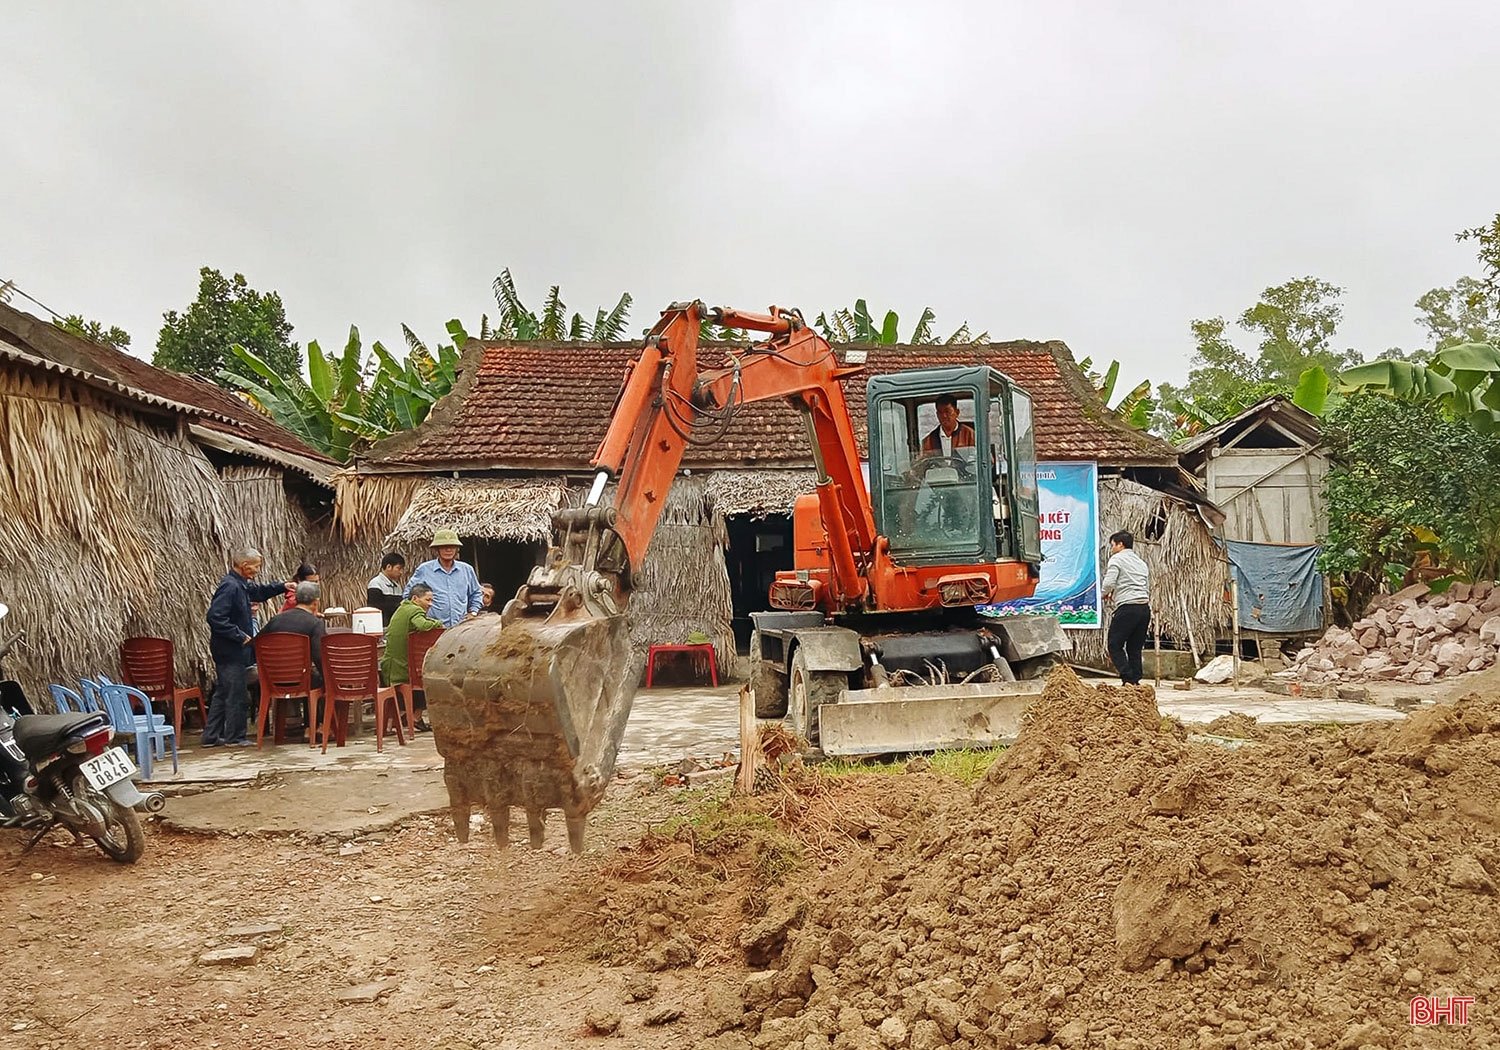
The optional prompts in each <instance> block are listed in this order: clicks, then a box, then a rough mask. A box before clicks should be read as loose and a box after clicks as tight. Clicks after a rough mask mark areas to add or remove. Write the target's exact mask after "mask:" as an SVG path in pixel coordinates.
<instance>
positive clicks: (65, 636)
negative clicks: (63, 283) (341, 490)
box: [0, 304, 373, 695]
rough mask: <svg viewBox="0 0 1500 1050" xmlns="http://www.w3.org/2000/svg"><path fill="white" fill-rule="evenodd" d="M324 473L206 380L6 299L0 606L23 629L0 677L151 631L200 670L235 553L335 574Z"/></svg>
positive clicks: (114, 660)
mask: <svg viewBox="0 0 1500 1050" xmlns="http://www.w3.org/2000/svg"><path fill="white" fill-rule="evenodd" d="M334 466H335V465H334V464H333V463H332V462H331V461H330V460H328V459H327V458H326V457H325V456H323V455H321V454H320V453H318V452H317V451H316V450H314V449H312V448H309V447H308V446H307V445H306V444H304V443H303V442H302V441H301V440H299V439H298V438H297V437H296V436H295V435H293V434H291V433H290V432H288V431H286V430H284V429H283V428H281V427H280V426H277V425H276V424H275V423H273V422H272V421H271V420H269V419H268V418H266V417H265V416H263V415H261V414H260V413H259V412H258V411H256V410H255V409H254V408H253V407H251V406H250V405H248V404H246V403H245V402H244V401H242V400H240V399H239V398H237V397H235V396H234V395H232V394H230V393H229V392H227V391H225V390H223V389H221V388H219V387H217V386H215V385H214V384H212V383H209V382H207V381H205V380H202V379H198V378H194V377H191V376H185V375H180V374H177V373H174V372H167V371H164V370H162V369H159V368H154V367H152V366H151V365H149V364H147V363H146V362H145V361H142V360H140V359H139V358H136V357H132V356H131V355H129V354H125V353H121V352H120V351H118V350H115V349H114V348H112V347H109V346H104V345H101V344H98V343H94V342H92V341H90V340H87V339H83V338H79V337H77V336H74V335H72V334H70V333H68V332H64V331H62V330H61V329H59V328H58V327H56V326H55V325H53V324H51V323H50V322H47V321H43V320H41V319H39V318H36V317H33V316H31V315H30V314H26V313H22V312H20V311H18V310H14V309H11V308H10V307H7V306H5V305H3V304H0V517H3V519H4V522H5V527H4V528H3V529H0V601H3V602H5V603H6V604H7V605H8V606H10V609H11V613H10V617H9V618H8V619H7V621H6V628H7V629H11V630H13V629H15V628H21V629H24V630H25V632H26V639H27V642H26V645H25V646H23V647H21V648H19V649H18V650H17V651H15V652H14V653H12V654H11V656H10V657H9V658H8V659H7V666H6V671H7V672H8V673H10V674H13V675H16V676H17V677H19V678H20V679H21V680H22V683H23V685H25V686H26V687H27V689H28V692H29V693H31V694H32V695H36V694H37V692H38V690H40V689H41V688H43V687H44V686H45V684H46V683H48V682H52V681H57V682H66V681H70V680H71V681H74V682H76V680H77V679H78V678H79V677H80V676H84V675H95V674H100V673H104V674H112V673H117V671H118V666H119V663H118V652H119V645H120V642H121V640H122V639H124V638H126V637H128V636H131V635H137V634H155V635H160V636H164V637H167V638H171V639H173V640H174V641H175V643H176V651H177V660H178V676H179V678H180V679H181V680H183V681H189V680H194V679H196V677H197V676H198V675H199V674H201V673H203V672H204V671H205V670H210V669H211V668H212V663H211V661H210V660H209V657H208V628H207V624H206V622H205V619H204V616H205V612H206V610H207V607H208V600H209V597H210V596H211V594H212V592H213V589H214V586H215V585H216V583H217V582H218V579H219V577H220V576H221V575H222V574H223V573H224V571H225V569H226V566H227V563H228V559H229V553H230V551H231V550H233V549H234V548H237V547H241V546H244V545H246V544H251V545H254V546H255V547H257V548H258V549H260V550H262V551H264V552H265V554H266V559H267V566H266V569H267V571H268V572H270V573H271V574H272V578H276V577H277V576H281V577H282V578H286V577H287V576H289V575H290V573H291V571H292V569H294V568H295V566H296V564H297V562H298V561H299V560H301V559H302V558H303V557H307V556H312V557H318V556H320V555H321V556H324V557H326V558H328V559H330V563H329V565H328V567H327V569H325V571H330V570H332V571H335V572H336V571H337V568H336V563H337V562H338V559H339V558H340V556H341V551H340V549H339V548H338V547H337V546H335V545H330V544H329V543H328V542H327V540H328V537H329V536H330V535H331V534H330V532H329V529H328V524H329V522H330V521H331V514H332V504H333V491H332V486H331V483H330V481H329V474H330V472H331V471H332V470H333V468H334ZM358 571H360V572H364V571H365V566H364V565H363V563H361V564H360V565H359V566H358ZM371 571H373V570H371ZM365 575H366V576H367V575H368V572H365ZM363 579H364V577H363V576H362V577H360V582H361V583H362V582H363ZM359 593H360V595H361V597H362V595H363V591H362V590H361V591H360V592H359Z"/></svg>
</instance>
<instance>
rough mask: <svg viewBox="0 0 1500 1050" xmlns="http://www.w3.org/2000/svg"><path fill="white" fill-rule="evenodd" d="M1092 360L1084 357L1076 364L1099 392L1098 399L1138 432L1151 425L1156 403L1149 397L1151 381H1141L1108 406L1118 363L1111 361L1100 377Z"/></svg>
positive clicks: (1116, 377)
mask: <svg viewBox="0 0 1500 1050" xmlns="http://www.w3.org/2000/svg"><path fill="white" fill-rule="evenodd" d="M1093 366H1094V359H1093V358H1092V357H1085V358H1084V359H1083V360H1082V361H1080V362H1078V367H1079V368H1080V369H1081V370H1082V371H1083V374H1084V375H1085V376H1086V377H1087V378H1088V381H1089V382H1090V383H1092V384H1093V386H1094V389H1095V390H1097V391H1099V397H1100V399H1101V400H1103V402H1104V403H1105V404H1106V405H1108V406H1109V407H1110V408H1111V409H1112V410H1113V411H1115V412H1118V413H1119V414H1120V415H1121V416H1122V417H1123V418H1124V420H1125V422H1127V423H1129V424H1130V425H1131V426H1133V427H1135V428H1136V429H1138V430H1145V429H1146V428H1147V427H1148V426H1150V425H1151V413H1152V412H1154V411H1155V410H1156V402H1155V401H1154V400H1153V399H1152V397H1151V381H1150V380H1149V379H1142V380H1141V381H1140V382H1139V383H1137V384H1136V385H1135V386H1134V387H1132V388H1131V389H1130V390H1129V391H1128V392H1127V393H1126V394H1125V395H1124V396H1123V397H1121V398H1120V400H1119V401H1117V402H1115V403H1114V404H1113V405H1110V399H1111V398H1113V397H1114V396H1115V384H1116V383H1117V382H1119V379H1120V362H1118V361H1111V362H1110V363H1109V367H1108V368H1106V369H1105V370H1104V374H1103V375H1100V374H1099V373H1098V372H1095V371H1094V370H1093Z"/></svg>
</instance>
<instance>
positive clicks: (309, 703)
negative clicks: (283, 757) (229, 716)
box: [252, 631, 323, 747]
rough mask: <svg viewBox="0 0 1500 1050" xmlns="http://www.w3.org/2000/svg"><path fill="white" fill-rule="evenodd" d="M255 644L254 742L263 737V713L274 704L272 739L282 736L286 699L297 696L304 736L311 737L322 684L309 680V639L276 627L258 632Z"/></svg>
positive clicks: (282, 738) (282, 739)
mask: <svg viewBox="0 0 1500 1050" xmlns="http://www.w3.org/2000/svg"><path fill="white" fill-rule="evenodd" d="M252 644H253V645H254V646H255V668H256V673H257V675H258V677H259V678H260V711H259V712H258V713H257V714H256V716H255V746H256V747H261V746H262V744H263V743H264V741H265V737H266V714H267V712H268V711H270V710H271V707H272V705H273V704H274V705H275V723H276V731H275V734H274V735H273V737H272V743H276V744H280V743H283V742H285V740H286V702H287V701H290V700H300V701H302V703H303V704H304V705H305V707H306V710H307V739H308V742H309V743H312V744H314V746H316V742H315V741H314V740H313V726H315V725H317V724H318V701H319V700H320V699H322V697H323V690H322V688H321V687H320V688H316V689H315V688H313V684H312V639H310V638H308V637H307V635H305V634H291V633H289V632H285V631H277V632H274V633H272V634H258V635H256V636H255V641H254V642H253V643H252Z"/></svg>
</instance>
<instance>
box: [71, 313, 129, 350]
mask: <svg viewBox="0 0 1500 1050" xmlns="http://www.w3.org/2000/svg"><path fill="white" fill-rule="evenodd" d="M52 323H53V324H55V325H57V327H59V328H61V329H62V330H63V331H64V332H71V333H73V334H74V335H79V336H82V337H83V338H85V339H92V340H93V341H94V342H96V343H103V344H104V345H105V346H112V347H114V348H115V349H116V350H127V349H129V348H130V333H129V332H127V331H125V329H123V328H121V327H119V326H118V325H110V326H109V327H108V328H105V327H104V326H103V325H102V324H100V323H99V322H98V321H85V320H84V319H83V318H82V317H81V316H80V315H78V314H69V315H68V316H67V317H64V318H63V319H62V320H61V321H58V320H54V321H53V322H52Z"/></svg>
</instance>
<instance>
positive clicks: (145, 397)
mask: <svg viewBox="0 0 1500 1050" xmlns="http://www.w3.org/2000/svg"><path fill="white" fill-rule="evenodd" d="M0 358H4V359H6V360H8V361H14V362H16V363H17V364H21V365H25V366H26V367H28V368H36V369H39V370H41V371H43V372H51V373H53V374H54V375H60V376H64V377H66V378H68V379H71V380H73V381H75V382H77V383H80V384H81V385H83V386H86V387H89V388H90V389H93V390H97V391H99V392H101V393H103V394H107V395H111V396H112V397H113V398H115V399H117V400H118V399H123V400H124V401H126V402H129V403H131V407H132V408H135V409H137V410H139V409H140V407H141V406H145V407H146V408H148V409H155V410H157V412H158V413H159V414H161V415H168V416H170V415H177V414H181V415H187V416H196V417H198V418H202V419H217V420H220V421H221V422H224V423H233V422H234V420H232V419H230V418H229V417H228V416H220V415H216V414H215V413H213V412H210V411H208V410H207V409H203V408H199V407H198V406H197V405H187V404H183V403H182V402H181V401H173V400H172V399H171V398H166V397H162V396H161V395H159V394H152V393H150V392H148V391H145V390H140V389H137V388H136V387H133V386H127V385H126V384H124V383H120V382H116V381H115V380H113V379H106V378H104V377H103V376H99V375H95V374H94V373H92V372H86V371H84V370H83V369H81V368H76V367H74V366H73V365H65V364H62V363H61V362H58V361H52V360H50V359H48V358H45V357H38V356H37V355H35V354H32V353H28V352H27V351H25V350H23V349H21V348H20V347H18V346H16V345H15V344H14V343H12V342H10V341H9V340H6V339H0Z"/></svg>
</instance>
